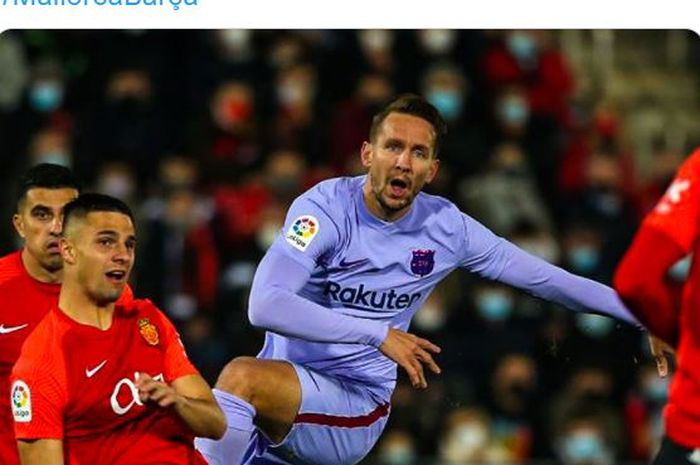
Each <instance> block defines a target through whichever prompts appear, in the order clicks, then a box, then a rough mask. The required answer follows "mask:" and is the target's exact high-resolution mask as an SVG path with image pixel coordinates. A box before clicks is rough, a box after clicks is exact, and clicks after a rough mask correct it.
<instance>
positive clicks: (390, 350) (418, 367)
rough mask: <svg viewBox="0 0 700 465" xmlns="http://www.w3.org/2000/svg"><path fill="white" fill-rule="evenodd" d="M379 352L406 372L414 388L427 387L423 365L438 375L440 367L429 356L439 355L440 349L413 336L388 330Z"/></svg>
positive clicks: (395, 330)
mask: <svg viewBox="0 0 700 465" xmlns="http://www.w3.org/2000/svg"><path fill="white" fill-rule="evenodd" d="M379 350H380V351H381V352H382V353H383V354H384V355H386V356H387V357H389V358H390V359H392V360H393V361H395V362H396V363H398V364H399V365H400V366H401V367H403V369H404V370H406V373H408V377H409V379H410V380H411V384H412V385H413V387H414V388H426V387H428V382H427V381H426V379H425V373H424V371H423V364H425V365H427V366H428V368H430V371H432V372H433V373H435V374H440V367H439V366H438V365H437V363H435V360H433V356H432V355H431V354H430V353H431V352H432V353H434V354H439V353H440V350H441V349H440V347H438V346H436V345H435V344H433V343H432V342H430V341H428V340H427V339H423V338H420V337H418V336H416V335H415V334H411V333H407V332H405V331H401V330H399V329H394V328H390V329H389V334H388V335H387V337H386V339H385V340H384V343H383V344H382V345H381V346H380V347H379Z"/></svg>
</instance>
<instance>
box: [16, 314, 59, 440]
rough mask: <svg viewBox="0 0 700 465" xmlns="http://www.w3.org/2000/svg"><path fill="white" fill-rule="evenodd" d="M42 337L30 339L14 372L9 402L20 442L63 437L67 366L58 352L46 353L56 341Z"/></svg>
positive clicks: (37, 335)
mask: <svg viewBox="0 0 700 465" xmlns="http://www.w3.org/2000/svg"><path fill="white" fill-rule="evenodd" d="M37 329H40V327H38V328H37ZM38 332H41V331H38ZM41 336H43V334H32V336H31V337H30V338H29V339H27V341H26V344H25V345H24V347H23V348H22V354H21V355H20V358H19V359H18V360H17V363H16V364H15V367H14V369H13V371H12V378H11V382H12V385H11V394H10V395H11V399H10V402H11V403H12V415H13V417H14V424H15V435H16V437H17V439H62V438H63V412H64V409H65V406H66V399H67V392H66V388H65V382H64V381H63V380H64V379H65V376H61V370H62V369H64V368H65V367H64V364H63V362H62V360H61V358H60V356H57V355H56V353H55V351H53V350H52V351H47V350H46V347H47V342H49V343H51V345H53V341H51V340H48V339H47V338H45V337H41ZM42 353H43V354H42Z"/></svg>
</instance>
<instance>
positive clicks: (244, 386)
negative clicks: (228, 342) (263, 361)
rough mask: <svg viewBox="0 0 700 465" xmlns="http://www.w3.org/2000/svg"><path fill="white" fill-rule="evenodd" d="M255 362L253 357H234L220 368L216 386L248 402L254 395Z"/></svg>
mask: <svg viewBox="0 0 700 465" xmlns="http://www.w3.org/2000/svg"><path fill="white" fill-rule="evenodd" d="M257 362H258V360H257V359H256V358H254V357H237V358H234V359H233V360H231V361H230V362H228V363H227V364H226V366H225V367H224V369H223V370H221V374H220V375H219V379H218V380H217V381H216V388H217V389H220V390H222V391H226V392H229V393H231V394H234V395H236V396H237V397H239V398H241V399H243V400H245V401H247V402H250V400H251V399H252V398H253V396H254V395H255V386H256V381H255V379H256V374H257V372H258V369H257Z"/></svg>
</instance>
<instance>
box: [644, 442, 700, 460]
mask: <svg viewBox="0 0 700 465" xmlns="http://www.w3.org/2000/svg"><path fill="white" fill-rule="evenodd" d="M698 464H700V448H699V449H689V448H686V447H683V446H681V445H679V444H676V443H675V442H673V441H671V440H670V439H668V438H667V437H664V439H663V441H662V442H661V448H660V449H659V453H658V454H656V458H655V459H654V462H653V465H698Z"/></svg>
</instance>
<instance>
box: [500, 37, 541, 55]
mask: <svg viewBox="0 0 700 465" xmlns="http://www.w3.org/2000/svg"><path fill="white" fill-rule="evenodd" d="M506 46H507V47H508V50H510V53H512V54H513V55H514V56H515V58H517V59H518V60H519V61H526V60H531V59H533V58H535V56H536V55H537V43H536V42H535V40H534V39H533V38H532V36H531V35H529V34H526V33H524V32H515V33H513V34H511V35H509V36H508V41H507V42H506Z"/></svg>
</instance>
